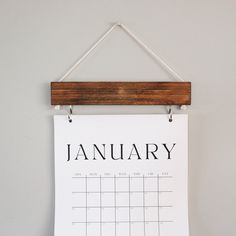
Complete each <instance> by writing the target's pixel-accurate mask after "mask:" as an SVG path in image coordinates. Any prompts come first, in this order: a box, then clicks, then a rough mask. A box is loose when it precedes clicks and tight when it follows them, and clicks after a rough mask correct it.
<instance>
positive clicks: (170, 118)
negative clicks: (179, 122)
mask: <svg viewBox="0 0 236 236" xmlns="http://www.w3.org/2000/svg"><path fill="white" fill-rule="evenodd" d="M168 114H169V122H172V121H173V113H172V109H171V106H170V107H169V108H168Z"/></svg>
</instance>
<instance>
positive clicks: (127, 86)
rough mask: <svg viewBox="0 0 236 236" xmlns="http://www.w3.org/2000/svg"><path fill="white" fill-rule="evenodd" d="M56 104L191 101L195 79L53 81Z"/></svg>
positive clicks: (130, 103)
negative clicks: (190, 80) (169, 80)
mask: <svg viewBox="0 0 236 236" xmlns="http://www.w3.org/2000/svg"><path fill="white" fill-rule="evenodd" d="M51 104H52V105H190V104H191V82H52V83H51Z"/></svg>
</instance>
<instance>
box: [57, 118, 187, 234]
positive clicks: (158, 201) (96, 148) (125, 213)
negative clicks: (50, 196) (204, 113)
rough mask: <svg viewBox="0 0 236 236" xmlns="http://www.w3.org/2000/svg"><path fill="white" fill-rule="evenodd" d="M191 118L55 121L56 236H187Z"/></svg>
mask: <svg viewBox="0 0 236 236" xmlns="http://www.w3.org/2000/svg"><path fill="white" fill-rule="evenodd" d="M187 126H188V121H187V115H173V122H169V119H168V115H89V116H87V115H86V116H85V115H81V116H72V122H71V123H70V122H69V121H68V117H67V116H55V117H54V139H55V234H54V235H55V236H188V235H189V234H188V198H187V166H188V163H187V152H188V149H187V147H188V142H187V138H188V135H187V132H188V128H187Z"/></svg>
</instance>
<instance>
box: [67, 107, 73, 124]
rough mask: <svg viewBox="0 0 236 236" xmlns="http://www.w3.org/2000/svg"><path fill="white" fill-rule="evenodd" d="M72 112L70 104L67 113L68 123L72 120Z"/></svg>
mask: <svg viewBox="0 0 236 236" xmlns="http://www.w3.org/2000/svg"><path fill="white" fill-rule="evenodd" d="M72 113H73V110H72V106H70V108H69V114H68V121H69V122H70V123H71V122H72V118H71V116H72Z"/></svg>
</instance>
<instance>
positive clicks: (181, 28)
mask: <svg viewBox="0 0 236 236" xmlns="http://www.w3.org/2000/svg"><path fill="white" fill-rule="evenodd" d="M235 12H236V2H235V1H233V0H231V1H230V0H221V1H220V0H218V1H217V0H215V1H213V0H195V1H194V0H188V1H184V0H176V1H170V0H119V1H118V0H117V1H114V0H99V1H98V0H97V1H92V0H86V1H82V0H67V1H65V0H64V1H62V0H57V1H55V0H54V1H52V0H51V1H50V0H47V1H46V0H38V1H36V0H21V1H19V0H0V82H1V83H0V105H1V116H0V119H1V121H0V124H1V129H0V141H1V148H0V157H1V164H0V235H1V236H13V235H17V236H51V235H53V211H54V209H53V207H54V202H53V198H54V182H53V181H54V180H53V174H54V172H53V171H54V170H53V169H54V167H53V136H52V134H53V123H52V115H53V114H55V113H58V112H56V111H54V110H53V109H52V108H51V106H50V93H49V91H50V90H49V83H50V82H51V81H55V80H56V79H57V78H58V77H59V76H60V75H61V74H62V73H63V72H64V71H65V70H66V69H67V68H68V67H69V66H70V65H71V64H72V63H73V62H74V61H75V60H76V59H77V58H78V57H79V56H80V55H81V54H82V53H83V52H84V51H85V50H86V49H87V48H88V47H89V46H90V45H91V44H92V43H93V42H94V41H95V40H96V39H97V38H98V37H99V36H100V35H101V34H102V33H103V32H104V31H106V30H107V29H108V28H109V26H110V24H111V23H112V22H114V21H117V20H120V21H122V22H123V23H125V24H127V25H128V26H129V27H130V28H131V29H132V30H133V31H134V32H136V34H137V35H139V36H140V38H142V39H143V40H144V41H145V42H146V43H147V44H149V45H150V46H151V47H152V48H153V49H154V50H155V51H157V52H159V55H161V56H162V57H163V58H165V59H166V61H168V62H169V64H170V65H172V66H173V67H174V68H175V69H176V70H177V71H178V72H179V73H180V74H181V75H182V76H183V77H184V78H185V79H186V80H189V81H192V86H193V96H192V106H191V107H190V108H189V110H188V113H189V115H190V125H189V127H190V129H189V141H190V151H189V206H190V235H191V236H222V235H227V236H235V235H236V226H235V211H236V204H235V201H236V188H235V179H236V177H235V166H236V156H235V150H234V148H235V142H236V124H235V120H236V111H235V101H236V95H235V94H236V93H235V92H236V78H235V77H236V72H235V71H236V70H235V68H236V61H235V55H236V44H235V40H236V30H235V21H236V14H235ZM72 77H73V79H77V80H168V76H167V75H166V74H165V73H163V72H162V71H161V70H160V68H159V67H158V66H157V65H156V64H155V63H154V61H153V60H152V59H151V58H150V57H149V56H148V55H147V54H146V53H145V52H144V51H143V50H142V49H140V48H139V47H138V46H137V45H135V44H134V43H133V42H132V40H130V39H129V37H128V36H127V35H125V34H124V33H123V32H122V31H120V30H116V31H115V32H114V34H113V35H111V36H110V37H109V38H108V39H107V40H106V42H104V44H103V45H102V46H101V47H100V48H99V49H98V50H97V52H96V53H95V54H94V56H92V57H90V58H89V59H88V60H87V62H86V63H84V64H83V65H81V67H80V69H79V70H78V71H77V72H76V73H75V74H73V76H72ZM150 112H152V113H156V112H164V109H163V108H158V107H129V106H125V107H115V108H113V107H110V106H108V107H104V106H102V107H95V106H92V107H78V108H77V113H78V114H93V113H98V114H101V113H107V114H114V113H125V114H126V113H150ZM61 113H63V112H61Z"/></svg>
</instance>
